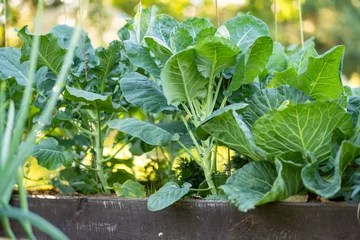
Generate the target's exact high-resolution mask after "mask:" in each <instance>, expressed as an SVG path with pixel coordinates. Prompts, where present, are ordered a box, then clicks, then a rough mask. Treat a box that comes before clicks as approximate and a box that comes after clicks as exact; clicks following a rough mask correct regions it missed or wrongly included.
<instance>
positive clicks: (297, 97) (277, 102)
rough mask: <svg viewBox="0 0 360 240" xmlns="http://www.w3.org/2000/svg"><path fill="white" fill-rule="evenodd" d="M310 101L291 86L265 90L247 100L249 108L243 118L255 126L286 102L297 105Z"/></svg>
mask: <svg viewBox="0 0 360 240" xmlns="http://www.w3.org/2000/svg"><path fill="white" fill-rule="evenodd" d="M310 100H311V99H310V98H309V97H308V96H306V95H305V94H304V93H303V92H302V91H300V90H298V89H296V88H294V87H291V86H282V87H279V88H272V89H263V90H261V91H260V92H257V93H255V94H253V95H251V96H250V97H249V98H247V99H245V103H247V104H249V107H248V108H247V109H246V110H245V112H244V113H243V114H242V116H243V117H244V120H245V121H246V122H247V123H248V124H249V125H250V126H253V125H254V123H255V121H256V120H257V119H258V118H260V117H261V116H262V115H264V114H266V113H268V112H270V111H272V110H276V109H277V108H279V107H280V106H281V105H282V104H283V103H284V102H285V101H290V102H291V103H293V104H297V103H304V102H306V101H310Z"/></svg>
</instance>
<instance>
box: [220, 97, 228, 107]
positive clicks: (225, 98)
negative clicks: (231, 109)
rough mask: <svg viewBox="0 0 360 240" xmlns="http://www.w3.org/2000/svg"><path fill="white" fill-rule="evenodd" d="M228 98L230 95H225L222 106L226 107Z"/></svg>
mask: <svg viewBox="0 0 360 240" xmlns="http://www.w3.org/2000/svg"><path fill="white" fill-rule="evenodd" d="M227 99H228V97H227V96H225V97H224V99H223V100H222V102H221V105H220V108H223V107H225V104H226V101H227Z"/></svg>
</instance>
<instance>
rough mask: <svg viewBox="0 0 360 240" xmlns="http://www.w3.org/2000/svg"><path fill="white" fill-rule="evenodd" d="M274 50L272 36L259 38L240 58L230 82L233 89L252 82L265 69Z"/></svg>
mask: <svg viewBox="0 0 360 240" xmlns="http://www.w3.org/2000/svg"><path fill="white" fill-rule="evenodd" d="M272 50H273V41H272V40H271V38H270V37H267V36H262V37H259V38H257V39H256V40H255V42H254V44H253V45H251V47H250V48H249V50H248V53H247V55H246V56H244V57H243V58H242V59H240V62H239V64H238V65H237V67H236V69H235V73H234V76H233V78H232V81H231V84H230V89H231V91H236V90H238V89H239V88H240V86H241V85H243V84H248V83H252V82H253V81H254V80H255V78H256V77H257V76H259V74H260V73H261V72H262V71H264V69H265V67H266V65H267V63H268V61H269V58H270V56H271V53H272ZM246 59H247V60H246ZM245 61H246V62H245Z"/></svg>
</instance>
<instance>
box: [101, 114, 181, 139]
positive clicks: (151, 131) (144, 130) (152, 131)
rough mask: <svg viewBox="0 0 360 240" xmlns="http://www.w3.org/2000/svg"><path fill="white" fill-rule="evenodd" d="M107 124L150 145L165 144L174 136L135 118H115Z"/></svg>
mask: <svg viewBox="0 0 360 240" xmlns="http://www.w3.org/2000/svg"><path fill="white" fill-rule="evenodd" d="M107 124H108V126H109V127H110V128H112V129H117V130H119V131H121V132H125V133H127V134H129V135H131V136H134V137H137V138H140V139H141V140H142V141H144V142H146V143H147V144H150V145H161V146H165V145H166V144H168V143H169V142H170V141H172V140H174V139H175V137H176V136H173V135H172V134H170V133H169V132H168V131H166V130H164V129H162V128H160V127H158V126H156V125H153V124H151V123H148V122H144V121H140V120H137V119H135V118H127V119H115V120H111V121H109V122H108V123H107Z"/></svg>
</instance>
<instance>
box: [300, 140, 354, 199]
mask: <svg viewBox="0 0 360 240" xmlns="http://www.w3.org/2000/svg"><path fill="white" fill-rule="evenodd" d="M358 156H360V146H356V145H354V144H353V143H351V142H349V141H343V142H342V144H341V146H340V148H339V150H338V151H337V153H336V156H335V159H334V162H333V165H334V169H333V170H330V171H329V172H327V173H324V172H322V171H321V170H320V169H319V163H318V161H313V162H312V163H310V164H308V165H307V166H305V167H304V169H303V170H302V172H301V177H302V180H303V182H304V185H305V186H306V188H307V189H309V190H310V191H312V192H314V193H316V194H318V195H319V196H321V197H324V198H330V197H332V196H334V195H335V194H336V193H337V192H338V191H339V190H340V188H341V178H342V175H343V173H344V171H345V169H346V167H347V166H348V165H349V164H350V163H351V162H352V161H353V160H354V159H355V157H358ZM320 172H321V173H320Z"/></svg>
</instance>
